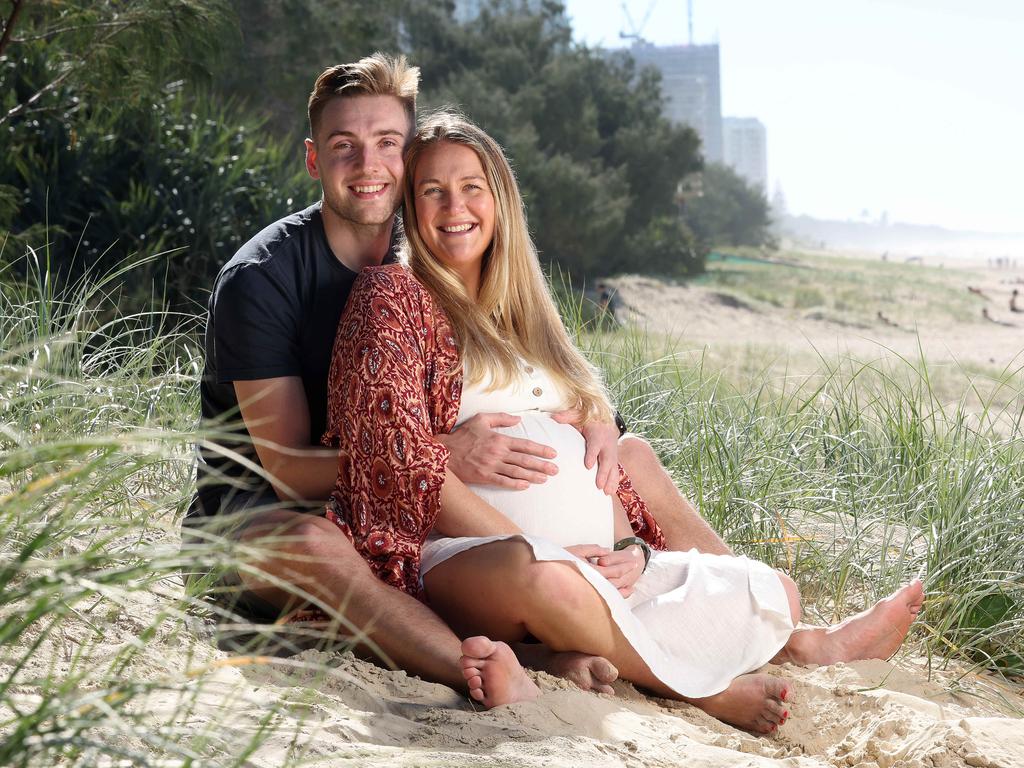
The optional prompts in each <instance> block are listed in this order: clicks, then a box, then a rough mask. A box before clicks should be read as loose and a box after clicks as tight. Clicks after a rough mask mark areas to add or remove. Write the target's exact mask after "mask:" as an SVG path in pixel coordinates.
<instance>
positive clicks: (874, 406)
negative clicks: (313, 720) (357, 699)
mask: <svg viewBox="0 0 1024 768" xmlns="http://www.w3.org/2000/svg"><path fill="white" fill-rule="evenodd" d="M45 256H46V254H45V249H43V250H42V251H40V252H38V253H37V252H32V253H29V254H27V255H26V256H25V259H27V261H25V262H24V263H23V264H21V267H22V268H20V269H17V270H16V269H14V268H13V267H11V266H8V267H5V268H4V269H3V271H2V272H0V283H2V285H3V292H2V296H3V298H2V304H0V340H2V342H0V534H2V535H0V620H2V623H0V627H2V628H0V681H2V682H0V764H3V765H17V766H53V765H71V766H96V765H154V766H156V765H160V766H168V765H175V766H185V765H188V766H200V765H247V764H250V758H251V756H252V755H253V754H254V753H255V752H256V751H257V750H258V749H260V747H261V745H263V744H265V743H266V742H267V740H268V739H270V738H271V737H274V738H275V739H278V741H277V742H275V743H278V744H280V743H282V742H281V741H280V739H281V738H282V735H283V738H284V741H283V743H285V744H288V745H290V746H289V747H288V748H287V749H283V750H282V751H280V752H279V753H277V755H276V757H275V760H276V761H277V762H276V764H279V765H298V764H308V763H309V762H310V760H309V759H308V756H307V755H308V747H309V742H308V740H306V741H304V740H303V739H302V738H300V735H299V734H300V733H302V732H303V728H304V727H305V724H306V722H307V720H308V719H309V718H310V717H311V715H310V713H311V712H313V711H314V709H315V699H316V692H317V690H318V686H319V685H320V683H321V682H322V681H324V680H327V679H330V678H331V677H332V675H334V676H336V675H337V673H336V671H334V670H333V669H332V667H331V665H330V664H325V663H324V662H323V658H324V657H319V656H318V657H315V658H310V657H305V656H302V655H299V656H286V655H282V654H279V653H277V652H271V651H268V650H267V647H266V645H265V644H264V643H263V642H262V641H263V639H265V638H266V637H267V635H268V632H263V633H262V634H261V633H260V632H255V633H254V637H255V640H254V641H253V642H252V643H251V644H250V645H248V646H244V645H243V646H241V647H240V650H236V652H235V653H234V654H233V655H230V656H225V655H224V654H223V653H222V652H220V651H218V637H219V636H218V634H217V632H216V631H215V624H216V621H215V619H216V618H218V617H216V616H215V615H214V612H213V610H212V609H211V608H210V607H209V606H208V605H207V604H205V603H203V602H202V601H201V600H199V599H198V597H197V594H196V593H197V588H196V587H191V588H188V589H186V588H185V586H184V585H183V582H182V576H181V573H182V571H206V570H212V571H214V572H217V570H218V569H223V568H227V567H253V566H252V563H253V562H254V560H255V559H258V553H252V552H246V551H240V550H239V549H238V548H235V547H231V546H229V545H228V544H227V543H225V542H218V541H216V540H213V539H211V540H208V541H205V542H202V543H198V544H192V545H190V546H189V547H188V548H186V549H185V550H180V549H179V541H180V540H179V527H180V522H181V518H182V516H183V514H184V511H185V509H186V507H187V504H188V502H189V499H190V497H191V494H192V491H193V488H194V484H193V476H192V473H193V444H194V443H195V441H196V440H197V439H201V438H202V437H204V435H202V434H201V433H200V432H199V431H198V425H197V421H198V412H199V399H198V378H199V374H200V371H201V366H202V360H201V353H200V345H199V335H198V334H199V332H200V322H201V318H197V317H194V316H181V315H174V314H172V313H169V312H167V311H165V310H163V309H160V306H161V302H160V295H159V290H154V291H153V296H154V301H153V304H154V307H156V308H155V309H154V310H152V311H151V312H144V313H124V312H122V311H120V310H119V309H118V296H119V293H118V290H119V285H120V284H122V282H123V281H124V280H126V279H127V280H129V281H130V279H131V265H130V264H126V265H125V266H124V267H123V268H121V269H119V270H116V271H115V272H114V273H111V274H109V275H105V276H101V277H94V278H91V279H87V280H82V281H79V282H77V283H75V284H73V285H70V286H58V285H57V284H56V281H55V279H54V278H53V276H52V275H51V274H49V272H48V270H47V266H46V258H45ZM136 288H137V286H136ZM583 307H584V304H583V303H582V302H575V303H573V302H569V303H567V305H566V316H567V317H568V319H569V323H570V325H571V326H572V327H573V328H574V330H575V331H576V333H577V335H578V337H579V339H580V341H581V343H582V345H583V346H584V347H585V348H586V350H587V352H588V354H590V355H591V357H592V359H593V360H595V361H596V362H597V363H598V364H599V365H600V366H601V367H602V369H603V370H604V371H605V375H606V377H607V381H608V383H609V386H610V388H611V390H612V392H613V395H614V398H615V400H616V402H617V404H618V406H619V408H620V409H621V411H622V412H623V414H624V415H625V417H626V418H627V420H628V421H629V423H630V425H631V427H632V428H633V430H634V431H636V432H638V433H640V434H643V435H644V436H645V437H647V438H648V439H649V440H650V441H651V442H652V444H653V445H654V446H655V448H656V449H657V451H658V452H659V454H660V455H661V457H662V458H663V460H664V461H665V463H666V466H667V467H668V468H669V470H670V472H671V473H672V474H673V476H674V477H675V478H676V479H677V481H678V483H679V485H680V487H681V488H682V489H683V490H684V492H685V493H686V494H687V495H688V496H690V497H691V498H692V499H693V500H694V501H695V502H696V503H697V505H698V506H699V507H700V509H701V511H702V512H703V514H704V515H705V516H706V517H707V518H708V520H709V521H710V522H711V524H712V525H713V526H714V527H715V528H716V529H717V530H719V531H721V532H722V534H723V536H724V537H725V538H726V540H727V541H728V542H729V543H730V544H731V545H732V546H734V547H735V549H736V550H737V551H738V552H741V553H744V554H748V555H751V556H754V557H759V558H762V559H765V560H766V561H768V562H770V563H772V564H774V565H776V566H778V567H780V568H783V569H784V570H786V571H787V572H788V573H790V574H791V575H792V576H793V577H794V578H795V579H796V580H797V582H798V583H799V584H800V586H801V588H802V590H803V592H804V595H805V602H806V604H807V612H808V614H809V617H810V618H811V619H819V618H820V619H821V620H827V621H831V620H834V619H836V618H839V617H841V616H843V615H846V614H848V613H849V612H850V611H851V610H855V609H859V608H862V607H864V606H866V605H868V604H869V603H870V602H871V601H872V600H874V599H876V598H877V597H879V596H881V595H883V594H885V593H887V592H888V591H890V590H891V589H893V588H894V587H895V586H897V585H898V584H900V583H901V582H903V581H905V580H906V579H909V578H912V577H914V576H921V577H922V578H924V580H925V584H926V589H927V593H928V604H927V607H926V611H925V613H924V615H923V617H922V619H921V621H919V622H918V624H917V625H916V626H915V629H914V630H913V633H912V635H911V638H910V641H909V643H908V649H909V650H910V651H912V652H916V653H920V654H923V655H926V656H928V657H930V658H931V659H932V660H933V661H934V663H935V664H940V665H941V664H945V663H952V662H956V663H961V664H962V663H964V662H966V663H967V665H969V666H976V667H978V668H982V669H986V670H990V671H992V672H994V673H997V674H1005V675H1020V674H1022V673H1024V591H1022V581H1024V577H1022V573H1024V539H1022V538H1021V537H1020V535H1019V532H1020V530H1021V527H1022V523H1024V512H1022V509H1024V461H1022V458H1024V457H1022V455H1021V454H1022V441H1021V408H1022V404H1021V395H1020V391H1019V388H1018V389H1016V390H1015V391H1013V392H1009V393H1006V392H1002V390H1003V389H1005V388H1009V389H1014V388H1015V387H1017V386H1018V385H1017V382H1018V379H1017V378H1016V377H1015V376H1010V377H1009V378H1007V379H1006V381H1005V382H1003V383H1001V384H1000V383H999V382H996V383H995V384H993V385H992V386H993V387H995V388H996V389H998V390H999V391H1000V392H1001V393H1002V394H1001V395H1000V397H998V398H996V397H993V396H992V395H991V394H985V395H983V396H981V397H980V400H979V402H981V404H982V407H981V408H980V410H979V409H978V408H976V407H972V408H966V407H959V406H958V405H957V404H956V403H954V404H953V405H950V404H949V402H948V400H947V399H946V398H945V396H943V397H937V396H936V393H935V390H934V388H933V384H932V381H931V378H930V376H929V373H928V366H927V365H926V364H925V363H924V362H922V361H906V363H905V364H892V365H883V364H880V363H872V364H859V363H858V362H856V361H854V360H850V359H842V360H826V359H821V360H820V361H819V366H818V370H817V371H816V373H815V375H813V376H809V377H808V376H803V375H801V376H800V377H793V378H792V379H791V378H789V377H786V376H782V377H781V378H779V377H776V376H775V374H774V373H772V374H768V375H765V376H764V377H762V380H761V381H760V383H758V382H757V376H756V373H754V374H752V375H751V376H749V377H746V376H745V377H741V378H740V379H739V380H737V379H736V378H735V377H732V374H730V373H728V372H723V371H722V370H721V368H719V367H717V366H716V364H715V363H714V362H713V361H712V360H710V359H708V358H707V357H700V356H698V357H696V358H694V356H693V355H692V354H689V353H688V354H674V353H673V350H672V348H671V342H670V341H667V340H664V339H656V338H652V337H649V336H645V335H643V334H640V333H637V332H635V331H630V330H628V329H619V330H611V331H603V332H599V333H593V332H590V330H589V328H590V327H589V326H588V325H587V323H586V321H585V315H586V313H585V312H583V311H582V308H583ZM756 367H757V366H756V364H754V365H753V368H754V369H756ZM962 395H963V399H964V401H965V402H966V400H967V399H968V398H970V397H976V398H977V393H976V392H975V393H974V394H973V395H972V393H971V391H970V390H969V389H965V391H964V392H963V393H962ZM986 403H988V404H989V405H988V406H986V405H985V404H986ZM993 403H999V405H992V404H993ZM996 424H998V425H1000V426H999V428H998V429H996V428H995V426H994V425H996ZM1007 425H1009V426H1007ZM224 618H225V617H224V616H221V617H219V619H220V620H221V622H223V620H224ZM339 621H340V619H339ZM235 622H236V628H240V629H241V630H245V629H250V630H254V629H256V628H253V627H245V626H244V623H239V622H238V621H237V617H236V618H235ZM271 629H272V630H274V628H271ZM274 632H276V630H274ZM269 634H273V632H269ZM275 639H276V640H277V641H278V644H279V645H280V642H279V641H280V638H279V637H277V638H275ZM299 645H300V644H298V643H297V644H296V645H295V646H294V647H295V648H298V647H299ZM111 649H113V650H111ZM268 670H269V671H272V672H273V673H274V674H275V675H277V676H278V677H279V678H282V679H289V680H292V681H293V682H292V683H291V685H292V686H293V687H292V688H290V689H289V690H290V691H291V693H290V694H289V695H288V696H287V697H284V698H282V699H281V700H279V701H267V700H266V699H265V698H264V699H255V698H251V697H250V698H246V694H245V690H247V689H246V688H245V686H244V685H242V683H248V684H249V685H250V686H251V685H259V684H261V683H260V681H265V680H266V679H267V678H266V674H268V673H269V672H268ZM257 672H258V673H259V674H256V673H257ZM260 675H263V676H262V677H261V676H260ZM275 679H276V678H275ZM254 681H255V682H254ZM351 684H353V685H356V684H358V683H357V682H352V683H351ZM210 712H213V713H215V714H214V715H212V716H211V715H210V714H209V713H210ZM201 713H203V714H202V715H201ZM325 759H327V761H328V762H329V759H328V758H325Z"/></svg>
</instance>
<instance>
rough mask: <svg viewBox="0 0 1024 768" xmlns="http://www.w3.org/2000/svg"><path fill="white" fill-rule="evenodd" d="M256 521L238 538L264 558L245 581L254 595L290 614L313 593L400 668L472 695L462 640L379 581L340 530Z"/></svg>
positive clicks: (262, 517)
mask: <svg viewBox="0 0 1024 768" xmlns="http://www.w3.org/2000/svg"><path fill="white" fill-rule="evenodd" d="M253 514H254V519H253V520H252V522H250V523H248V524H247V525H246V527H245V528H244V530H242V531H241V532H240V533H239V535H238V539H239V540H240V541H241V542H242V543H244V544H246V545H247V546H250V547H253V548H256V549H257V550H258V551H259V556H258V557H257V558H256V559H255V560H254V561H253V563H252V564H253V566H254V567H255V569H258V572H261V573H262V574H264V575H263V576H261V575H259V573H254V572H249V571H244V572H241V573H240V574H239V578H240V581H241V583H242V585H243V586H244V587H245V589H247V590H248V591H249V592H250V593H251V594H252V595H253V596H255V597H256V598H258V599H259V600H261V601H264V602H266V603H269V604H270V605H272V606H274V607H275V608H277V609H279V610H281V611H285V610H288V609H289V608H293V607H296V606H297V605H298V604H301V602H302V601H301V599H299V598H297V597H296V594H295V592H296V591H301V592H305V593H308V594H310V595H312V596H314V597H316V598H317V599H319V600H321V601H322V602H323V603H324V604H325V605H327V606H330V607H331V608H333V609H335V610H337V611H338V612H339V613H340V614H342V615H343V616H344V617H345V619H346V620H347V621H348V622H349V623H350V624H351V625H352V626H354V627H356V628H358V630H359V631H361V632H363V633H364V634H365V635H366V637H367V638H369V640H370V641H371V642H372V644H374V645H376V646H377V647H378V648H380V650H381V651H382V652H383V653H384V654H385V655H386V656H387V657H388V658H389V659H390V660H391V661H392V662H394V663H395V664H396V665H398V667H400V668H401V669H404V670H405V671H407V672H409V673H410V674H414V675H419V676H420V677H423V678H424V679H427V680H432V681H434V682H438V683H444V684H445V685H448V686H451V687H453V688H456V689H458V690H462V691H465V690H466V681H465V679H464V678H463V676H462V673H461V666H460V664H459V658H460V656H461V655H462V652H461V650H460V648H461V644H460V641H459V639H458V638H457V637H456V636H455V635H454V634H453V633H452V631H451V630H450V629H449V628H448V627H447V625H445V623H444V622H443V621H441V619H440V618H438V616H437V615H436V614H435V613H434V612H433V611H431V610H430V609H429V608H427V607H426V606H425V605H423V604H422V603H421V602H419V601H418V600H416V599H415V598H413V597H410V596H409V595H407V594H405V593H404V592H400V591H399V590H397V589H395V588H393V587H391V586H389V585H387V584H385V583H384V582H382V581H381V580H380V579H378V578H377V577H376V576H375V575H374V574H373V572H372V571H370V569H369V567H368V566H367V565H366V562H365V561H364V560H363V558H362V557H360V556H359V553H358V552H356V550H355V548H354V547H353V546H352V543H351V542H350V541H349V540H348V538H347V537H346V536H345V535H344V534H343V533H342V532H341V531H340V530H339V529H338V527H337V526H336V525H335V524H334V523H332V522H331V521H330V520H327V519H326V518H323V517H318V516H316V515H311V514H303V513H300V512H291V511H284V510H271V511H263V512H254V513H253ZM275 582H285V583H286V584H287V585H291V586H293V587H294V588H295V589H294V590H291V589H288V588H287V586H285V587H282V586H281V585H280V584H279V583H275Z"/></svg>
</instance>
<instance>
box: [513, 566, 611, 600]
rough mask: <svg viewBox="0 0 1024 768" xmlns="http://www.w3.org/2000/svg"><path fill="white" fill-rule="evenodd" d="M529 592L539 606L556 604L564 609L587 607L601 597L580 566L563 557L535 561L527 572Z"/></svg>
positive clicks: (531, 598) (527, 592) (530, 597)
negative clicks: (581, 571)
mask: <svg viewBox="0 0 1024 768" xmlns="http://www.w3.org/2000/svg"><path fill="white" fill-rule="evenodd" d="M526 578H527V591H526V594H527V595H529V599H530V601H531V602H532V603H533V604H534V606H535V607H538V608H539V607H547V606H551V607H555V606H557V607H558V609H559V610H560V611H564V612H575V611H578V610H584V609H586V608H588V607H590V605H591V604H592V603H593V602H594V601H595V599H597V600H599V599H600V598H599V597H598V595H597V592H596V591H595V590H594V588H593V586H591V584H590V582H589V581H587V579H586V577H585V576H584V575H583V574H582V573H580V572H579V570H578V569H577V568H576V566H574V565H572V564H571V563H567V562H563V561H560V560H537V561H534V562H533V563H532V564H531V565H530V567H529V569H528V571H527V573H526Z"/></svg>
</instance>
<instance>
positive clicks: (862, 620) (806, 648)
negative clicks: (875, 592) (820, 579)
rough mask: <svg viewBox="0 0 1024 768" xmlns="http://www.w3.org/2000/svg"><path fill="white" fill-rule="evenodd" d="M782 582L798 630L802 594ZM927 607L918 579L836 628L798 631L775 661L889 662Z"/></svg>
mask: <svg viewBox="0 0 1024 768" xmlns="http://www.w3.org/2000/svg"><path fill="white" fill-rule="evenodd" d="M779 579H780V580H781V581H782V586H783V587H784V588H785V590H786V595H787V597H788V598H789V605H790V611H791V612H792V616H793V626H797V624H798V623H799V621H800V591H799V589H798V588H797V586H796V584H795V583H794V581H793V580H792V579H791V578H789V576H787V575H786V574H784V573H779ZM923 604H924V587H923V586H922V584H921V582H920V581H919V580H918V579H915V580H914V581H912V582H910V583H909V584H907V585H905V586H903V587H901V588H900V589H898V590H896V591H895V592H893V593H892V594H891V595H889V597H886V598H884V599H882V600H879V601H878V602H877V603H875V604H874V606H872V607H871V608H869V609H868V610H866V611H863V612H862V613H858V614H857V615H856V616H851V617H850V618H848V619H846V620H845V621H843V622H841V623H839V624H836V625H835V626H834V627H799V628H797V629H796V630H795V631H794V632H793V634H792V635H791V636H790V638H789V641H788V642H787V643H786V645H785V647H784V648H783V649H782V650H781V651H779V654H778V655H777V656H776V657H775V658H774V659H772V661H773V662H775V663H782V662H786V661H789V662H792V663H794V664H821V665H827V664H835V663H836V662H837V661H856V660H858V659H888V658H889V657H890V656H892V655H893V654H894V653H896V651H898V650H899V647H900V646H901V645H902V644H903V639H904V638H905V637H906V636H907V632H909V631H910V625H911V624H912V623H913V622H914V619H916V618H917V614H918V613H920V612H921V608H922V606H923Z"/></svg>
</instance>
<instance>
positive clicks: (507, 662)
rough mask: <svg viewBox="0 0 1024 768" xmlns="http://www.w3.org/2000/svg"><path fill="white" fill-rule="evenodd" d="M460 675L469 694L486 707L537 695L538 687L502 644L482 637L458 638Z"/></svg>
mask: <svg viewBox="0 0 1024 768" xmlns="http://www.w3.org/2000/svg"><path fill="white" fill-rule="evenodd" d="M461 661H462V676H463V677H464V678H466V683H467V684H468V685H469V695H470V696H472V697H473V698H474V699H476V700H477V701H479V702H480V703H481V704H483V705H484V706H485V707H487V708H488V709H491V708H492V707H500V706H501V705H502V704H514V703H515V702H517V701H530V700H531V699H536V698H537V697H538V696H540V689H539V688H538V687H537V686H536V685H535V684H534V682H533V680H531V679H530V678H529V677H528V676H527V675H526V671H525V670H524V669H523V668H522V666H521V665H520V664H519V660H518V659H516V655H515V653H513V652H512V649H511V648H509V647H508V645H506V644H505V643H502V642H495V641H493V640H490V639H488V638H486V637H483V636H478V637H470V638H467V639H465V640H463V641H462V659H461Z"/></svg>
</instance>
